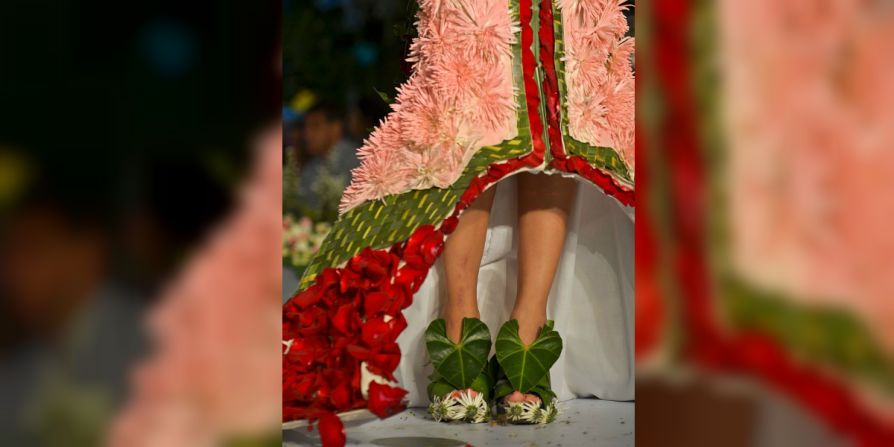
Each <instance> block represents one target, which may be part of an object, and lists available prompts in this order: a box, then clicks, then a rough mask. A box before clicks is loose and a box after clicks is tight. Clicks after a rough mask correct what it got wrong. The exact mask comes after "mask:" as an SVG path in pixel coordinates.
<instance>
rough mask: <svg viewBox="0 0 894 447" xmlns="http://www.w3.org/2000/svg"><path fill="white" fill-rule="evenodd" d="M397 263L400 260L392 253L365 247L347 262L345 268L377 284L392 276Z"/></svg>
mask: <svg viewBox="0 0 894 447" xmlns="http://www.w3.org/2000/svg"><path fill="white" fill-rule="evenodd" d="M399 261H400V259H398V257H397V256H396V255H394V254H393V253H389V252H388V251H385V250H373V249H371V248H369V247H367V248H365V249H363V251H361V252H360V253H358V254H357V255H355V256H354V257H353V258H351V260H350V261H348V265H347V268H348V269H349V270H351V271H354V272H357V273H360V274H361V275H363V277H365V278H368V279H370V280H372V281H373V282H375V283H378V282H380V281H381V280H383V279H388V278H390V277H391V276H392V275H393V274H394V269H395V268H396V267H397V264H398V262H399Z"/></svg>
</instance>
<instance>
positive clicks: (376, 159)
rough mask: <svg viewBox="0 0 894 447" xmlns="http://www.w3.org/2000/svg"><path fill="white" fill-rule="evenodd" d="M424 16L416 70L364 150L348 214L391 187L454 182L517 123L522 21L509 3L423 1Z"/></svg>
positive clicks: (414, 55) (394, 190)
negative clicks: (515, 46) (515, 52)
mask: <svg viewBox="0 0 894 447" xmlns="http://www.w3.org/2000/svg"><path fill="white" fill-rule="evenodd" d="M417 17H418V22H417V26H418V28H419V37H418V38H417V39H416V40H415V41H414V42H413V43H412V44H411V48H410V56H409V58H408V60H409V61H410V62H413V63H414V67H413V73H412V75H411V76H410V79H409V80H408V81H407V82H406V83H404V84H403V85H401V86H400V87H399V88H398V91H397V98H396V101H395V102H394V104H392V105H391V108H392V110H393V111H392V113H391V114H390V115H389V117H388V119H387V120H385V121H383V122H382V123H381V124H380V126H379V128H378V129H377V130H376V131H375V132H373V134H372V135H371V136H370V137H369V139H367V141H366V142H365V143H364V145H363V147H362V148H361V149H360V153H359V154H360V157H361V159H362V160H363V161H362V164H361V166H360V167H359V168H357V170H355V171H354V173H353V179H352V184H351V186H350V187H349V188H348V189H347V191H346V192H345V194H344V196H343V197H342V202H341V206H340V210H341V212H342V213H345V212H347V211H348V210H350V209H351V208H353V207H355V206H357V205H359V204H361V203H363V202H365V201H367V200H374V199H378V198H382V197H384V196H385V195H388V194H399V193H403V192H406V191H408V190H411V189H426V188H430V187H432V186H435V187H447V186H450V185H451V184H452V183H453V182H454V181H456V179H457V178H458V177H459V175H460V174H461V173H462V170H463V169H464V167H465V165H466V164H467V163H468V161H469V159H470V158H471V156H472V155H474V153H475V151H476V149H477V148H479V147H481V146H482V145H483V144H497V143H499V142H500V141H502V140H503V139H505V138H511V135H512V131H514V130H515V127H514V125H515V106H516V105H515V101H514V98H515V96H514V91H513V85H512V70H511V56H510V53H511V51H510V48H511V47H510V46H511V44H512V42H513V40H514V38H515V33H516V32H517V31H518V27H517V25H515V24H513V22H512V19H511V17H510V11H509V8H507V5H506V4H505V2H503V1H501V0H421V1H420V11H419V14H418V16H417ZM386 168H388V169H386ZM385 173H388V174H389V175H385Z"/></svg>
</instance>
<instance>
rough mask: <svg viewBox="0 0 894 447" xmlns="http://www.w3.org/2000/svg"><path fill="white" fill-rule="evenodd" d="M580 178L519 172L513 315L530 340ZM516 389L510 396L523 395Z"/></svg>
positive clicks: (542, 314) (540, 319)
mask: <svg viewBox="0 0 894 447" xmlns="http://www.w3.org/2000/svg"><path fill="white" fill-rule="evenodd" d="M576 193H577V182H576V181H574V180H573V179H568V178H564V177H560V176H558V175H545V174H529V173H525V174H519V176H518V226H519V252H518V294H517V296H516V299H515V307H514V308H513V309H512V316H511V318H514V319H516V320H518V325H519V330H518V332H519V336H520V337H521V339H522V342H524V343H525V344H531V343H532V342H533V341H534V340H535V339H536V338H537V334H538V332H539V330H540V327H542V326H543V324H544V323H546V304H547V299H548V298H549V290H550V288H551V287H552V283H553V277H554V276H555V274H556V269H557V267H558V265H559V259H560V258H561V256H562V249H563V246H564V244H565V233H566V231H567V224H568V215H569V213H570V212H571V206H572V204H573V203H574V198H575V194H576ZM522 397H523V396H521V394H520V393H517V392H516V393H513V395H512V396H510V399H511V400H518V399H519V398H522Z"/></svg>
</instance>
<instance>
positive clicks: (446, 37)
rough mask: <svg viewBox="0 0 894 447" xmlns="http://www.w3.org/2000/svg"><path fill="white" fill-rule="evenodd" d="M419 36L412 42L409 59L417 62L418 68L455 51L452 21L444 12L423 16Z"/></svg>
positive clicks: (419, 25) (418, 23) (422, 67)
mask: <svg viewBox="0 0 894 447" xmlns="http://www.w3.org/2000/svg"><path fill="white" fill-rule="evenodd" d="M417 27H418V29H419V37H417V38H416V39H414V40H413V43H412V44H410V55H409V57H408V58H407V61H409V62H413V63H416V64H417V66H416V69H417V70H418V69H424V68H425V67H426V66H427V65H428V64H435V63H438V62H439V61H441V60H443V58H445V57H446V56H447V55H449V54H450V53H453V52H454V45H453V43H452V41H451V40H452V39H451V34H452V33H453V30H452V29H451V26H450V22H449V20H447V17H446V16H445V15H444V14H438V15H433V16H431V17H427V16H422V17H420V19H419V21H418V22H417Z"/></svg>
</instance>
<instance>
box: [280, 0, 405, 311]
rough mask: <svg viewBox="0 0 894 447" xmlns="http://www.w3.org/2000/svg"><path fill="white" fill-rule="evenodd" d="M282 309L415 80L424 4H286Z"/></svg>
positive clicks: (335, 0)
mask: <svg viewBox="0 0 894 447" xmlns="http://www.w3.org/2000/svg"><path fill="white" fill-rule="evenodd" d="M282 5H283V59H282V60H283V90H282V93H283V97H282V110H283V112H282V113H283V126H284V136H283V150H284V160H285V162H284V166H283V228H284V234H283V300H286V299H288V298H289V297H291V296H292V294H293V293H294V292H295V290H296V289H297V287H298V279H299V278H300V277H301V274H302V273H303V271H304V268H305V267H306V266H307V265H308V264H309V263H310V261H311V258H312V257H313V254H314V253H316V251H317V250H318V249H319V247H320V244H321V243H322V241H323V239H324V237H325V235H326V234H327V233H328V231H329V228H330V227H331V224H332V223H333V222H334V221H335V219H336V218H337V217H338V203H339V201H340V199H341V194H342V192H343V191H344V189H345V187H346V186H347V185H348V184H349V183H350V179H351V169H353V168H355V167H357V166H358V165H359V163H360V162H359V160H358V159H357V156H356V151H357V149H358V148H359V147H360V145H361V143H362V142H363V140H364V139H365V138H366V137H367V135H368V134H369V133H370V131H371V130H372V129H373V128H374V127H375V126H376V125H377V124H378V123H379V121H380V120H381V119H382V118H384V117H385V115H386V114H387V113H388V110H389V104H390V103H391V101H392V98H393V97H394V95H395V89H396V88H397V87H398V86H399V85H400V84H401V83H403V81H404V80H406V78H407V77H409V74H410V72H409V71H410V64H409V63H407V62H406V61H405V58H406V54H407V52H408V49H409V44H410V41H411V40H412V39H413V37H415V32H416V31H415V25H414V23H415V14H416V9H417V3H416V0H284V1H283V3H282Z"/></svg>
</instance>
